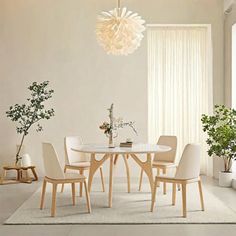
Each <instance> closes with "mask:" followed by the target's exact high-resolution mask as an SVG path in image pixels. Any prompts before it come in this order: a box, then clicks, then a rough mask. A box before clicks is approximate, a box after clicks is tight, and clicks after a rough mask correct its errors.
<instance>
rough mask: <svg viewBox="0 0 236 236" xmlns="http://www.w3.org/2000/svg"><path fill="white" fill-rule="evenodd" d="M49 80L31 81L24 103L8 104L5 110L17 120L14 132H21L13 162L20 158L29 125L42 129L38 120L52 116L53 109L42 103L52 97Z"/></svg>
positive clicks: (14, 120)
mask: <svg viewBox="0 0 236 236" xmlns="http://www.w3.org/2000/svg"><path fill="white" fill-rule="evenodd" d="M48 84H49V81H44V82H42V83H37V82H33V83H32V84H31V85H30V86H29V87H28V89H29V91H30V92H31V96H30V98H28V99H27V103H26V104H22V105H19V104H15V105H14V106H10V108H9V111H7V112H6V114H7V117H9V118H10V119H11V120H12V121H13V122H17V127H16V132H17V133H19V134H22V137H21V142H20V145H19V148H18V150H17V152H16V158H15V164H16V165H18V164H19V161H20V160H21V159H22V157H21V156H20V151H21V148H22V146H23V143H24V140H25V137H26V136H27V135H28V133H29V131H30V130H31V127H32V126H33V125H37V126H36V127H37V128H36V131H42V130H43V128H42V126H41V125H40V123H39V121H42V120H45V119H46V120H49V119H50V118H51V117H52V116H54V110H53V109H48V110H47V109H45V105H44V103H45V102H46V101H47V100H48V99H50V98H51V97H52V94H53V92H54V91H53V90H51V89H48Z"/></svg>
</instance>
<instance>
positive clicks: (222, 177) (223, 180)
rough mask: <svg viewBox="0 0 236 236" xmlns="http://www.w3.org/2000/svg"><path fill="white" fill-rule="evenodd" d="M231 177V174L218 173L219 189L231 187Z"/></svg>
mask: <svg viewBox="0 0 236 236" xmlns="http://www.w3.org/2000/svg"><path fill="white" fill-rule="evenodd" d="M233 176H234V175H233V173H230V172H222V171H221V172H219V185H220V186H221V187H231V186H232V180H233Z"/></svg>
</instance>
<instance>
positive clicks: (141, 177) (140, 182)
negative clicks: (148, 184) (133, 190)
mask: <svg viewBox="0 0 236 236" xmlns="http://www.w3.org/2000/svg"><path fill="white" fill-rule="evenodd" d="M142 181H143V169H141V172H140V179H139V188H138V191H141V188H142Z"/></svg>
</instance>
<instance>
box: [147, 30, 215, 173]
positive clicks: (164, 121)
mask: <svg viewBox="0 0 236 236" xmlns="http://www.w3.org/2000/svg"><path fill="white" fill-rule="evenodd" d="M212 97H213V94H212V56H211V33H210V28H209V27H207V26H206V27H205V26H156V27H150V28H148V137H149V142H151V143H156V142H157V140H158V137H159V136H160V135H176V136H177V137H178V152H177V155H178V156H177V158H180V156H181V153H182V151H183V148H184V146H185V145H186V144H187V143H192V142H194V143H195V142H197V143H201V145H202V156H201V172H202V174H206V175H209V176H211V175H212V172H213V170H212V159H211V158H209V157H208V155H207V145H206V143H205V139H206V136H205V134H204V133H203V131H202V125H201V115H202V114H203V113H205V114H211V113H212V108H213V102H212V100H213V99H212Z"/></svg>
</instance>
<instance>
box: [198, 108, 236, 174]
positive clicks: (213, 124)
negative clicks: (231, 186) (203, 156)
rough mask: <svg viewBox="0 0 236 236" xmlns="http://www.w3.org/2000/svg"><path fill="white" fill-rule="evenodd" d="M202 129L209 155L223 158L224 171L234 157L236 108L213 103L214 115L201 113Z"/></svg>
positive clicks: (228, 167)
mask: <svg viewBox="0 0 236 236" xmlns="http://www.w3.org/2000/svg"><path fill="white" fill-rule="evenodd" d="M201 121H202V124H203V131H204V132H206V133H207V135H208V139H207V141H206V142H207V144H208V145H209V149H208V154H209V156H213V155H215V156H218V157H222V158H224V163H225V172H229V171H230V168H231V165H232V160H235V159H236V110H234V109H230V108H227V107H225V106H224V105H215V109H214V115H213V116H207V115H202V119H201Z"/></svg>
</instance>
